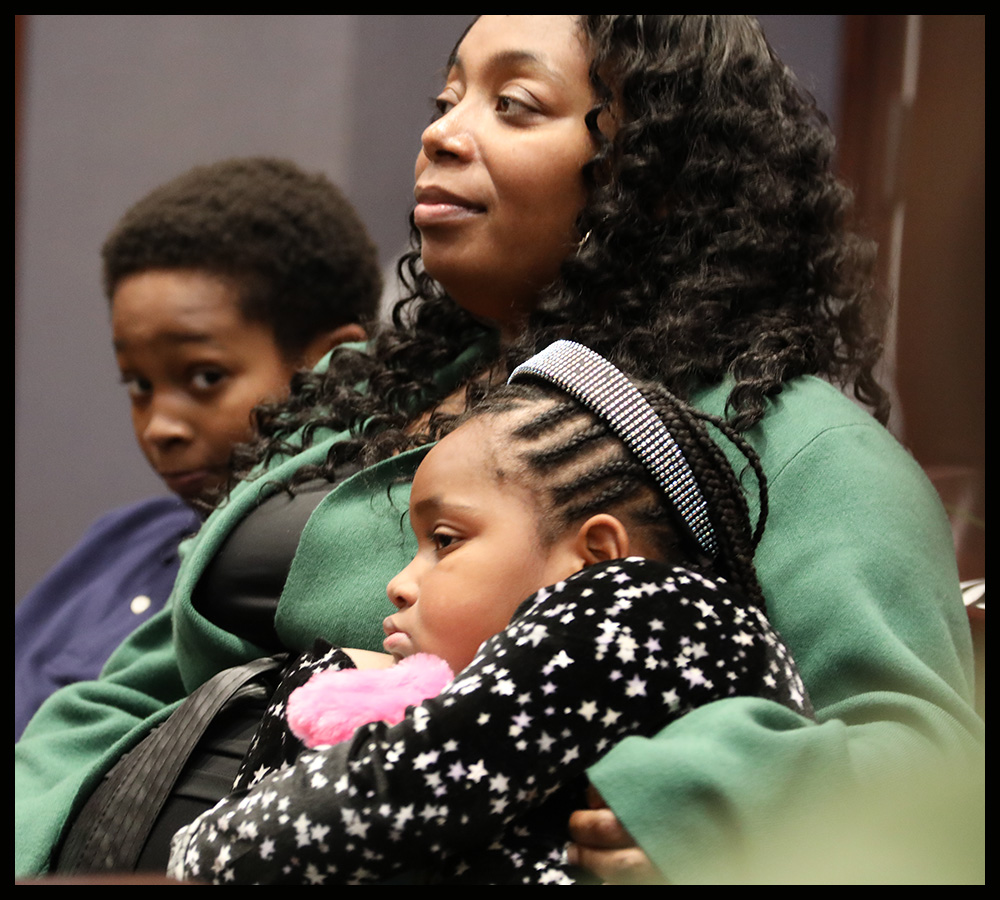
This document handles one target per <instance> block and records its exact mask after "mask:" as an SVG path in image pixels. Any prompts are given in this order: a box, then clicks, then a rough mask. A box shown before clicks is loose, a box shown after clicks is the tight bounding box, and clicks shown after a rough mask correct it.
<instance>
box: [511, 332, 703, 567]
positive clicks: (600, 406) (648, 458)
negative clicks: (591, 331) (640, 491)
mask: <svg viewBox="0 0 1000 900" xmlns="http://www.w3.org/2000/svg"><path fill="white" fill-rule="evenodd" d="M526 375H530V376H534V377H536V378H541V379H543V380H544V381H548V382H551V383H552V384H554V385H556V387H558V388H561V389H562V390H564V391H565V392H566V393H567V394H569V395H570V396H571V397H574V398H576V399H577V400H579V401H580V402H581V403H582V404H583V405H584V406H586V407H587V408H588V409H590V410H591V412H594V413H596V414H597V415H598V416H599V417H600V418H601V419H603V420H604V422H606V423H607V424H608V425H609V426H611V430H612V431H614V432H615V434H617V435H618V437H619V438H620V439H621V440H622V442H623V443H624V444H625V446H627V447H628V448H629V450H631V451H632V453H634V454H635V456H636V457H637V458H638V459H639V462H641V463H642V465H643V466H644V467H645V468H646V470H647V471H648V472H649V473H650V474H651V475H652V476H653V478H654V479H655V480H656V482H657V484H659V485H660V487H661V488H662V489H663V492H664V493H665V494H666V495H667V499H668V500H669V501H670V502H671V504H673V507H674V509H676V510H677V512H678V513H679V514H680V517H681V519H682V520H683V521H684V524H685V525H687V527H688V530H689V531H690V532H691V534H692V536H693V537H694V539H695V540H696V541H697V542H698V545H699V546H700V547H701V549H702V550H704V551H705V553H707V554H708V555H709V556H713V557H714V556H715V554H716V550H717V544H716V540H715V532H714V531H713V530H712V524H711V522H709V520H708V504H707V503H705V497H704V496H703V495H702V493H701V488H699V487H698V482H697V481H696V480H695V477H694V473H693V472H692V471H691V466H689V465H688V461H687V460H686V459H685V458H684V454H683V453H681V450H680V447H678V446H677V442H676V441H675V440H674V439H673V437H672V436H671V434H670V432H669V431H667V427H666V426H665V425H664V424H663V422H662V421H660V417H659V416H658V415H657V414H656V413H655V412H654V410H653V407H651V406H650V405H649V403H648V402H647V400H646V398H645V397H643V396H642V394H640V393H639V389H638V388H637V387H636V386H635V385H634V384H632V382H631V381H629V380H628V378H626V377H625V376H624V375H623V374H622V373H621V372H620V371H618V369H616V368H615V367H614V366H613V365H612V364H611V363H609V362H608V361H607V360H606V359H605V358H604V357H603V356H601V355H600V354H599V353H595V352H594V351H593V350H591V349H590V348H588V347H584V346H583V344H577V343H575V342H573V341H556V342H555V343H554V344H549V346H548V347H546V348H545V349H544V350H542V351H541V352H540V353H536V354H535V355H534V356H533V357H531V359H529V360H528V361H527V362H523V363H521V365H519V366H518V367H517V368H516V369H514V371H513V372H511V373H510V378H508V379H507V383H508V384H513V383H514V382H515V381H517V380H519V379H520V378H522V377H523V376H526Z"/></svg>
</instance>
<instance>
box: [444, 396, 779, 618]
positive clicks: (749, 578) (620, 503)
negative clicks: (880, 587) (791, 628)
mask: <svg viewBox="0 0 1000 900" xmlns="http://www.w3.org/2000/svg"><path fill="white" fill-rule="evenodd" d="M636 386H637V387H638V388H639V390H640V393H642V395H643V396H644V397H645V398H646V400H647V401H648V402H649V404H650V405H651V406H652V407H653V410H654V412H655V413H656V414H657V416H658V417H659V418H660V420H661V421H662V422H663V424H664V425H665V426H666V428H667V430H668V431H669V432H670V434H671V435H672V437H673V438H674V440H675V441H676V443H677V446H678V447H679V448H680V450H681V452H682V453H683V454H684V457H685V459H686V460H687V462H688V465H689V466H690V467H691V470H692V472H693V473H694V476H695V479H696V481H697V482H698V485H699V487H700V488H701V491H702V493H703V495H704V497H705V501H706V504H707V506H708V515H709V521H710V522H711V524H712V528H713V530H714V531H715V534H716V538H717V541H718V551H717V553H716V555H715V558H709V557H708V556H707V555H706V554H705V552H704V551H703V550H702V549H701V548H700V546H699V545H698V543H697V542H696V541H695V539H694V537H693V536H692V535H691V534H690V533H689V530H688V529H687V527H686V526H685V524H684V523H683V522H682V521H681V519H680V517H679V515H678V513H677V511H676V510H675V509H674V507H673V505H672V504H671V503H670V501H669V500H668V498H667V496H666V495H665V494H664V492H663V490H662V489H661V488H660V487H659V486H658V485H657V483H656V481H655V480H654V479H653V476H652V475H651V474H650V473H649V470H648V469H647V468H646V467H645V466H643V465H642V464H641V463H640V462H639V460H638V459H637V458H636V457H635V456H634V455H633V453H632V452H631V451H630V450H629V449H628V448H627V447H626V446H625V444H624V443H623V442H622V440H621V439H620V438H619V437H618V436H617V435H616V434H615V433H614V432H613V431H612V430H611V429H610V428H609V427H608V425H607V424H606V423H605V422H604V421H603V420H602V419H601V418H600V417H598V416H597V415H596V414H594V413H593V412H592V411H591V410H590V409H588V408H587V407H585V406H584V405H582V404H581V403H579V402H578V401H576V400H575V399H573V398H572V397H569V396H568V395H567V394H565V393H563V392H562V391H560V390H559V389H558V388H556V387H554V386H552V385H549V384H547V383H543V382H536V381H534V380H532V381H531V382H529V383H524V384H515V385H508V386H505V387H502V388H498V389H496V390H494V391H492V392H490V393H489V394H488V395H487V396H486V397H485V398H484V399H482V400H481V401H479V402H478V403H477V404H476V405H475V406H474V407H473V408H472V409H471V410H470V411H469V412H467V413H466V414H464V415H463V416H461V417H459V418H458V419H457V420H456V421H455V423H454V424H455V425H456V426H457V425H458V424H462V423H464V422H467V421H470V420H472V419H475V418H478V417H481V416H493V417H508V416H510V417H512V421H511V423H510V426H509V430H507V431H506V433H505V435H504V438H503V444H502V445H503V447H504V451H505V452H507V453H511V454H513V455H514V458H515V460H516V466H517V468H516V469H515V471H519V472H520V473H521V474H522V477H524V479H525V480H526V481H527V483H528V486H529V487H530V489H531V491H532V493H533V495H534V496H535V497H536V498H538V503H539V505H540V507H541V514H542V515H541V518H542V522H541V526H540V528H539V533H540V535H541V538H542V540H543V541H546V542H551V541H553V540H555V539H556V538H557V537H558V536H559V535H560V534H563V533H564V532H565V530H566V529H567V528H569V527H570V526H572V525H574V524H577V523H580V522H583V521H585V520H586V519H587V518H589V517H590V516H593V515H596V514H598V513H602V512H603V513H610V514H612V515H615V516H616V517H617V518H619V519H621V520H622V522H623V523H624V524H626V526H627V527H629V528H633V529H636V530H637V531H638V532H639V533H641V534H642V535H643V536H644V537H645V538H646V540H647V542H648V544H649V546H651V547H652V548H653V549H654V550H655V551H656V553H657V556H658V557H659V558H661V559H663V560H665V561H677V562H681V561H683V562H684V563H685V564H687V565H693V566H695V567H697V568H700V569H703V570H705V571H706V572H709V571H710V572H712V573H713V574H715V575H721V576H722V577H724V578H725V579H726V580H727V581H729V582H730V583H731V584H734V585H736V586H737V587H738V588H740V589H741V590H742V591H743V593H744V594H745V595H746V596H747V598H748V599H750V600H751V601H752V602H753V603H755V604H756V605H758V607H759V608H760V609H761V610H763V609H764V597H763V593H762V590H761V587H760V583H759V582H758V580H757V573H756V569H755V568H754V563H753V556H754V551H755V550H756V547H757V544H758V543H759V542H760V538H761V535H762V534H763V531H764V523H765V521H766V518H767V480H766V478H765V476H764V473H763V470H762V469H761V465H760V460H759V459H758V457H757V454H756V453H755V452H754V451H753V449H752V448H751V447H750V446H749V445H748V444H747V443H746V441H744V440H743V438H742V437H741V436H740V435H739V433H738V432H736V431H734V430H733V429H732V428H731V427H730V426H729V425H728V424H726V422H725V421H723V420H721V419H719V418H717V417H715V416H710V415H708V414H706V413H703V412H700V411H698V410H696V409H694V408H693V407H691V406H689V405H688V404H686V403H684V402H683V401H682V400H680V399H678V398H677V397H675V396H674V395H673V394H671V393H670V392H669V391H667V390H666V389H664V388H662V387H659V386H658V385H651V384H637V385H636ZM709 423H710V424H711V425H712V426H714V427H715V428H716V429H718V430H719V431H721V432H722V433H723V434H724V435H725V436H726V438H728V439H729V440H730V441H732V442H733V444H734V445H735V446H736V447H737V448H738V450H739V451H740V453H741V454H742V455H743V456H744V457H745V458H746V460H747V462H748V464H749V468H750V469H752V470H753V473H754V475H755V477H756V481H757V491H758V494H759V497H760V513H759V515H758V519H757V524H756V526H755V527H751V524H750V513H749V509H748V507H747V502H746V498H745V497H744V494H743V489H742V488H741V486H740V482H739V479H738V478H737V476H736V474H735V472H734V471H733V469H732V467H731V466H730V464H729V461H728V460H727V459H726V457H725V455H724V454H723V452H722V451H721V450H720V449H719V446H718V445H717V444H716V442H715V441H714V440H713V439H712V436H711V435H710V434H709V431H708V428H707V427H706V426H707V424H709Z"/></svg>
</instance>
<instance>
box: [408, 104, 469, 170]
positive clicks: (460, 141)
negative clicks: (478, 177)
mask: <svg viewBox="0 0 1000 900" xmlns="http://www.w3.org/2000/svg"><path fill="white" fill-rule="evenodd" d="M420 143H421V146H422V147H423V152H424V156H426V157H427V159H429V160H431V161H435V160H443V159H448V158H452V159H468V158H470V157H471V155H472V153H473V150H474V147H475V141H474V138H473V135H472V131H471V126H470V115H469V113H468V112H467V111H466V110H465V109H464V108H463V107H462V105H461V104H458V105H456V106H453V107H451V109H449V110H448V111H447V112H446V113H445V114H444V115H443V116H441V117H440V118H439V119H435V120H434V121H433V122H431V124H430V125H428V126H427V127H426V128H425V129H424V133H423V135H422V136H421V138H420Z"/></svg>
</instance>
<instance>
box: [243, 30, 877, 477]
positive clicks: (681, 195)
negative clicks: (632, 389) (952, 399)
mask: <svg viewBox="0 0 1000 900" xmlns="http://www.w3.org/2000/svg"><path fill="white" fill-rule="evenodd" d="M580 27H581V29H582V31H583V33H584V35H585V36H586V40H587V45H588V48H589V51H590V53H591V55H592V61H591V66H590V77H591V82H592V86H593V91H594V97H595V105H594V107H593V108H592V109H591V111H590V112H589V113H588V114H587V116H586V122H587V125H588V128H589V130H590V132H591V134H592V136H593V138H594V143H595V147H596V148H597V149H596V152H595V156H594V158H593V159H592V160H591V162H590V163H588V164H587V165H586V166H585V168H584V172H583V175H584V178H585V182H586V184H587V186H588V200H587V202H586V204H585V207H584V209H583V210H582V211H581V213H580V216H579V218H578V221H577V229H578V233H579V234H580V235H581V236H582V239H581V242H580V246H579V248H578V249H577V251H576V252H575V253H574V254H572V255H571V256H569V257H568V258H567V259H566V260H565V261H564V263H563V265H562V267H561V272H560V276H559V278H558V279H557V280H556V282H555V283H554V284H552V285H550V286H549V287H548V288H546V289H545V290H544V291H543V292H542V294H541V296H540V298H539V302H538V305H537V307H536V309H535V310H534V312H533V313H532V315H531V316H530V318H529V320H528V322H527V324H526V327H525V328H524V329H523V331H522V333H521V334H520V336H519V337H518V338H517V339H516V340H515V341H513V342H512V343H510V344H508V345H506V346H502V345H501V343H500V341H499V338H498V337H497V336H496V335H494V338H495V340H494V341H493V343H492V345H490V346H489V349H487V350H485V351H484V352H483V353H482V354H481V355H480V357H479V365H478V367H477V368H475V369H473V370H470V371H469V372H468V373H467V375H466V378H467V380H468V382H469V383H470V384H476V385H478V384H481V383H484V382H487V383H488V382H496V381H499V380H502V378H503V377H505V376H506V374H507V373H508V372H509V371H510V370H511V369H512V368H513V367H514V366H515V365H517V364H518V363H519V362H521V361H523V360H524V359H526V358H528V357H529V356H531V355H533V354H534V353H536V352H537V351H538V350H540V349H542V348H544V347H545V346H547V345H548V344H550V343H551V342H552V341H554V340H557V339H560V338H570V339H572V340H575V341H578V342H580V343H582V344H585V345H587V346H589V347H591V348H593V349H594V350H596V351H597V352H599V353H601V354H602V355H603V356H604V357H606V358H607V359H609V360H611V361H612V362H613V363H615V364H616V365H617V366H618V367H619V368H621V369H623V370H624V371H626V372H627V373H629V374H630V375H632V376H636V377H639V378H641V379H645V380H650V381H655V382H657V383H659V384H662V385H664V386H665V387H667V388H669V389H670V390H671V391H672V392H673V393H675V394H677V395H678V396H680V397H682V398H688V397H690V395H691V392H692V391H693V390H694V389H696V388H698V387H701V386H706V385H711V384H716V383H719V382H720V381H722V380H723V379H726V378H730V379H732V385H733V386H732V389H731V390H730V392H729V396H728V406H727V415H728V416H729V419H730V421H731V422H732V424H733V425H734V426H735V427H736V428H738V429H740V430H746V429H748V428H750V427H751V426H752V425H754V424H755V423H756V422H758V421H759V420H760V419H761V418H762V417H763V415H764V413H765V411H766V404H767V398H768V397H770V396H773V395H774V394H776V393H778V392H779V391H780V390H781V388H782V385H783V384H784V383H785V382H787V381H788V380H790V379H792V378H795V377H796V376H799V375H805V374H816V375H820V376H822V377H825V378H828V379H830V380H831V381H834V382H837V383H840V384H843V385H845V386H847V385H853V388H854V392H855V394H856V396H857V397H858V398H859V399H860V400H862V401H863V402H865V403H867V404H868V405H870V406H871V407H872V408H873V410H874V412H875V414H876V416H877V417H878V418H879V419H880V420H881V421H885V419H886V418H887V416H888V399H887V395H886V393H885V392H884V391H883V390H882V388H881V387H880V386H879V385H878V383H877V381H876V380H875V378H874V375H873V367H874V365H875V363H876V361H877V359H878V357H879V354H880V352H881V344H880V340H879V337H878V335H880V333H881V326H882V321H883V317H884V311H883V308H882V304H881V303H880V302H879V300H878V298H877V297H876V296H875V294H874V293H873V291H872V272H873V264H874V246H873V245H872V244H871V242H869V241H867V240H864V239H862V238H861V237H859V236H858V235H856V234H853V233H852V232H851V231H850V230H849V229H848V227H847V214H848V211H849V209H850V205H851V200H852V198H851V195H850V192H849V191H848V190H847V189H846V188H845V187H844V186H843V185H842V184H840V183H839V182H838V181H837V179H836V178H835V176H834V174H833V172H832V169H831V163H832V153H833V137H832V135H831V133H830V130H829V127H828V124H827V122H826V119H825V117H824V116H823V115H822V113H820V112H819V111H818V110H817V108H816V106H815V102H814V101H813V99H812V97H811V96H810V95H809V94H808V93H807V92H806V91H805V90H804V89H803V88H802V87H801V86H800V85H799V83H798V82H797V81H796V79H795V77H794V76H793V75H792V73H791V72H790V70H789V69H788V68H787V67H786V66H784V65H783V64H782V63H781V61H780V60H779V59H778V58H777V57H776V56H775V54H774V52H773V51H772V50H771V48H770V47H769V45H768V44H767V41H766V40H765V38H764V36H763V34H762V32H761V30H760V27H759V25H758V24H757V22H756V21H755V20H754V19H752V18H749V17H744V16H583V17H581V18H580ZM607 122H613V123H614V125H613V128H607V130H608V131H609V132H612V133H611V134H610V135H606V134H605V133H604V132H603V131H602V130H601V128H600V127H599V125H601V124H604V123H607ZM410 221H411V243H412V248H413V249H412V250H411V251H410V252H409V253H407V254H406V255H404V257H403V258H402V259H401V261H400V263H399V273H400V276H401V279H402V281H403V284H404V285H405V287H406V288H407V294H406V296H404V298H403V299H402V300H401V301H400V302H399V304H397V306H396V308H395V310H394V312H393V319H392V327H390V328H388V329H386V330H384V331H382V333H381V334H380V335H379V336H378V338H377V340H376V341H375V342H374V345H373V347H372V350H371V352H370V354H368V355H359V354H352V353H349V352H347V353H341V354H337V355H335V357H334V365H333V366H332V367H331V369H330V371H329V373H328V374H327V375H325V376H321V377H312V378H307V379H304V380H303V381H302V382H301V383H300V385H299V388H298V392H297V393H296V394H295V395H294V396H293V397H292V399H291V401H290V404H289V405H288V406H286V407H284V408H282V409H280V410H277V411H275V410H271V411H265V412H264V413H263V414H262V415H261V417H260V426H261V430H262V434H263V435H264V441H263V443H262V444H261V445H260V446H259V447H258V449H257V451H256V452H254V453H251V454H250V456H248V457H246V461H248V462H251V461H256V460H259V459H261V458H264V459H266V458H268V457H270V456H271V455H273V454H274V453H276V452H279V451H287V450H288V449H290V447H289V444H288V443H287V442H286V439H287V438H288V437H289V436H290V434H291V433H292V432H294V431H295V430H296V429H300V428H303V426H305V427H304V430H302V431H300V432H299V434H298V435H297V437H296V442H298V441H300V440H303V439H304V440H306V441H309V440H311V438H312V435H313V433H314V429H315V428H317V427H320V426H330V427H333V428H336V429H338V430H341V429H344V428H353V429H354V435H355V436H354V437H353V439H352V440H351V441H349V442H347V443H344V444H341V445H338V446H337V447H335V448H334V449H333V450H332V451H331V454H330V457H329V460H328V463H327V465H326V466H320V467H318V468H311V469H310V470H308V472H306V473H304V477H315V476H316V475H324V476H326V477H331V472H332V471H333V470H334V469H335V468H336V465H337V464H338V463H339V462H341V461H343V460H344V459H347V458H351V457H357V458H359V459H360V460H361V461H362V462H370V461H373V460H374V459H377V458H380V457H381V456H383V455H385V454H388V453H393V452H397V451H398V450H399V449H401V448H403V447H405V446H411V445H415V444H418V443H420V442H421V441H426V440H427V439H429V438H434V437H436V436H438V435H439V434H441V433H442V432H443V430H445V429H447V428H448V427H449V425H448V418H447V417H444V416H441V417H431V419H430V422H429V423H428V424H429V426H430V427H428V428H427V429H421V430H420V433H419V434H412V433H410V432H412V431H413V430H414V429H413V427H412V425H411V424H410V423H411V422H412V421H413V420H414V418H415V417H416V416H417V415H418V414H419V413H421V404H422V405H423V407H427V408H433V407H434V406H435V404H436V403H437V402H438V401H440V399H441V396H440V389H439V388H436V387H435V382H434V375H435V373H436V372H437V371H438V370H439V369H440V367H441V366H442V365H444V364H445V363H448V362H451V361H453V360H454V359H455V358H456V356H457V355H458V354H459V353H460V352H461V351H462V350H463V349H464V348H466V347H468V346H469V345H470V344H471V343H473V342H475V341H476V340H477V339H482V338H483V337H484V334H485V333H486V332H487V330H488V329H486V328H485V327H484V326H483V325H482V324H480V323H478V322H476V321H475V320H474V319H473V318H472V317H471V316H470V315H469V314H468V313H466V312H465V311H463V310H462V309H460V308H459V307H458V306H457V304H456V303H455V302H454V301H453V300H452V299H451V298H450V297H449V296H448V295H447V293H446V292H445V290H444V289H443V288H442V286H441V285H439V284H438V283H436V282H435V281H434V280H433V279H432V278H431V277H430V276H429V275H428V274H427V273H426V272H425V271H424V270H423V267H422V265H421V262H420V234H419V232H418V231H417V230H416V229H415V228H413V227H412V225H413V219H412V215H411V220H410ZM511 264H512V265H514V264H516V263H515V262H514V261H512V263H511ZM362 381H364V382H366V384H367V387H368V390H367V392H366V393H364V394H361V393H358V392H356V391H353V390H351V389H350V387H349V386H350V385H354V384H358V383H360V382H362ZM472 393H476V391H473V392H472ZM417 398H419V403H418V400H417ZM421 421H422V420H421ZM362 423H363V424H362ZM407 426H409V430H407Z"/></svg>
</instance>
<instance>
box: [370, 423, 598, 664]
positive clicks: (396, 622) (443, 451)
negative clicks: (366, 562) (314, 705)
mask: <svg viewBox="0 0 1000 900" xmlns="http://www.w3.org/2000/svg"><path fill="white" fill-rule="evenodd" d="M498 421H499V420H498V419H496V418H494V417H481V418H478V419H473V420H472V421H470V422H468V423H467V424H465V425H463V426H461V427H460V428H458V429H456V430H455V431H454V432H452V433H451V434H450V435H448V436H447V437H445V438H444V439H443V440H442V441H441V442H440V443H439V444H437V446H435V447H434V448H433V449H432V450H431V451H430V452H429V453H428V454H427V456H426V457H425V459H424V461H423V462H422V463H421V465H420V468H419V469H417V473H416V476H415V477H414V479H413V488H412V491H411V494H410V524H411V525H412V527H413V532H414V534H415V535H416V537H417V544H418V549H417V554H416V556H414V558H413V560H412V561H411V562H410V564H409V565H408V566H407V567H406V568H405V569H403V571H402V572H400V573H399V574H398V575H397V576H396V577H395V578H393V580H392V581H391V582H390V583H389V587H388V589H387V591H388V594H389V599H390V600H391V601H392V602H393V604H394V605H395V606H396V608H397V612H396V613H394V614H393V615H391V616H389V617H388V618H387V619H386V620H385V622H384V628H385V632H386V635H387V637H386V639H385V642H384V644H383V646H384V648H385V650H386V652H387V653H391V654H392V655H393V656H395V657H396V658H397V659H401V658H403V657H405V656H410V655H411V654H413V653H420V652H423V653H433V654H435V655H436V656H440V657H441V658H442V659H444V660H446V661H447V662H448V664H449V665H450V666H451V668H452V670H453V671H455V672H458V671H460V670H461V669H463V668H465V666H467V665H468V664H469V663H470V662H471V661H472V658H473V656H475V653H476V650H477V649H478V648H479V645H480V644H481V643H482V642H483V641H485V640H487V639H488V638H490V637H492V636H493V635H494V634H496V633H498V632H499V631H502V630H503V628H504V627H505V626H506V625H507V623H508V622H509V621H510V618H511V616H512V615H513V614H514V611H515V610H516V609H517V607H518V606H519V605H520V604H521V602H522V601H524V600H526V599H527V598H528V597H529V596H530V595H531V594H533V593H534V592H535V591H537V590H538V589H539V588H542V587H545V586H546V585H549V584H554V583H555V582H557V581H561V580H562V579H564V578H567V577H568V576H570V575H572V574H573V573H574V572H577V571H579V570H580V569H581V568H582V567H583V564H582V562H581V560H580V559H579V558H578V557H577V556H576V554H575V548H574V542H573V538H574V536H575V531H574V530H573V529H567V532H566V534H564V535H562V536H560V537H558V538H557V539H556V540H555V541H554V542H552V543H551V544H549V545H548V546H545V545H543V542H542V539H541V537H540V536H539V529H538V524H537V523H538V516H539V513H538V510H537V508H536V505H535V502H534V500H533V498H532V495H531V493H530V491H529V490H528V489H527V488H526V487H524V486H523V485H522V484H520V483H518V482H519V479H518V478H517V473H516V472H512V471H507V472H501V471H500V470H501V463H500V457H501V455H502V454H503V449H502V443H501V442H502V441H503V439H504V438H505V437H506V430H505V429H501V428H499V427H498Z"/></svg>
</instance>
